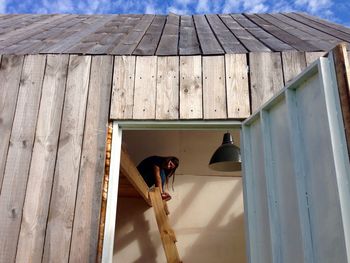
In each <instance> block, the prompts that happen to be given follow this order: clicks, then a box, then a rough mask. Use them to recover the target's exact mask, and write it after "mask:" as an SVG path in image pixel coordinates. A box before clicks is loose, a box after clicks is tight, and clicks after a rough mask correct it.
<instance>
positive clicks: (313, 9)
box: [295, 0, 333, 14]
mask: <svg viewBox="0 0 350 263" xmlns="http://www.w3.org/2000/svg"><path fill="white" fill-rule="evenodd" d="M295 5H296V6H298V7H302V8H305V9H306V10H307V11H308V12H310V13H312V14H316V13H318V12H319V11H322V10H325V9H329V8H331V7H332V5H333V2H332V0H296V1H295Z"/></svg>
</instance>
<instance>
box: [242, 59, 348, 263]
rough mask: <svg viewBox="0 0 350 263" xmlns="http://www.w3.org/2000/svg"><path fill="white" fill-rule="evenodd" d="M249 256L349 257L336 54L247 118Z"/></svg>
mask: <svg viewBox="0 0 350 263" xmlns="http://www.w3.org/2000/svg"><path fill="white" fill-rule="evenodd" d="M242 137H243V142H242V146H241V147H242V151H243V173H244V174H243V183H244V198H245V214H246V224H247V245H248V246H247V250H248V258H249V262H266V263H271V262H293V263H295V262H305V263H312V262H315V263H316V262H317V263H322V262H338V263H340V262H349V261H350V222H349V221H350V178H349V177H350V165H349V155H348V149H347V144H346V137H345V132H344V123H343V119H342V114H341V106H340V101H339V94H338V87H337V76H336V70H335V67H334V61H333V56H332V55H331V54H330V55H329V56H328V58H320V59H319V60H318V61H316V62H315V63H313V64H312V65H311V66H310V67H309V68H307V69H306V70H304V72H302V73H301V74H300V75H299V76H298V77H297V78H296V79H295V81H294V82H293V83H291V84H290V85H289V86H287V87H285V88H284V89H283V90H281V92H280V93H279V94H277V95H276V96H275V97H274V98H273V99H271V100H270V101H269V102H267V103H266V104H265V105H264V106H263V107H261V108H260V110H259V111H258V112H256V113H255V114H254V115H253V116H251V117H250V118H249V119H247V120H246V121H245V122H244V123H243V125H242Z"/></svg>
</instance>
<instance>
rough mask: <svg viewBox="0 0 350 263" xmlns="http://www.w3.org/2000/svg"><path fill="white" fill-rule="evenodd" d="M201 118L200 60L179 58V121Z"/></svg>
mask: <svg viewBox="0 0 350 263" xmlns="http://www.w3.org/2000/svg"><path fill="white" fill-rule="evenodd" d="M202 118H203V88H202V58H201V56H181V57H180V119H202Z"/></svg>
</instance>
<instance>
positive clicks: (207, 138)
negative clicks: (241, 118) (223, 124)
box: [123, 129, 241, 176]
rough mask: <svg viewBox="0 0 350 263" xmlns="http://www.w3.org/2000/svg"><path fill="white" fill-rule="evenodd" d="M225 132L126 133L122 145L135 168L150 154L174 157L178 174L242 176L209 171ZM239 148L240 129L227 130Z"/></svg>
mask: <svg viewBox="0 0 350 263" xmlns="http://www.w3.org/2000/svg"><path fill="white" fill-rule="evenodd" d="M225 132H226V131H195V130H190V131H188V130H182V131H151V130H149V131H125V132H123V143H124V145H125V146H126V148H127V150H128V152H129V154H130V156H131V158H132V159H133V161H134V162H135V164H136V165H137V164H138V163H139V162H141V161H142V160H143V159H144V158H146V157H148V156H151V155H160V156H169V155H173V156H177V157H178V158H179V159H180V165H179V167H178V169H177V170H176V175H178V174H191V175H220V176H241V173H240V172H229V173H228V172H217V171H212V170H210V169H209V168H208V164H209V160H210V158H211V156H212V154H213V153H214V151H215V150H216V149H217V148H218V147H219V146H220V145H221V143H222V139H223V135H224V133H225ZM230 133H231V135H232V137H233V140H234V143H235V144H236V145H237V146H238V147H239V145H240V139H239V130H238V129H236V130H231V131H230Z"/></svg>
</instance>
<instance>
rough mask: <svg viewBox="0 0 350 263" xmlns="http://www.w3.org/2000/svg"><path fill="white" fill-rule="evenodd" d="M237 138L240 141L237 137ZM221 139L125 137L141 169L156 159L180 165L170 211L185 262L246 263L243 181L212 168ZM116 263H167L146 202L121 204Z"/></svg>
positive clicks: (195, 134)
mask: <svg viewBox="0 0 350 263" xmlns="http://www.w3.org/2000/svg"><path fill="white" fill-rule="evenodd" d="M234 134H235V135H236V137H237V135H238V132H234ZM222 135H223V132H209V131H208V132H202V131H142V132H141V131H127V132H125V133H124V134H123V141H124V142H126V144H127V148H128V151H129V153H130V154H131V156H132V158H133V159H134V161H135V162H136V163H138V162H139V161H140V160H142V158H144V157H146V156H148V155H152V154H159V155H176V156H178V157H179V159H180V163H181V166H180V167H179V169H178V171H177V176H176V180H175V192H172V191H169V192H170V194H171V195H172V197H173V198H172V200H170V201H169V202H168V206H169V210H170V215H169V219H170V223H171V226H172V227H173V228H174V231H175V234H176V236H177V240H178V242H177V247H178V250H179V254H180V258H181V260H183V261H184V262H191V263H195V262H201V263H206V262H208V263H209V262H210V263H212V262H245V237H244V236H245V234H244V215H243V194H242V181H241V177H232V176H215V175H213V172H212V171H211V170H209V169H208V168H207V165H208V161H209V159H208V158H210V155H211V154H212V153H213V151H214V150H215V149H216V148H217V147H218V145H220V144H221V140H222ZM236 141H238V138H236ZM208 156H209V157H208ZM198 175H201V176H198ZM225 175H232V173H226V174H225ZM237 175H239V173H237ZM114 262H118V263H119V262H122V263H128V262H140V263H141V262H142V263H144V262H146V263H147V262H150V263H153V262H161V263H164V262H166V259H165V255H164V251H163V247H162V244H161V240H160V235H159V232H158V228H157V223H156V220H155V217H154V213H153V209H152V208H149V207H148V206H147V205H146V204H145V202H144V201H143V200H142V199H136V198H119V199H118V211H117V223H116V235H115V244H114Z"/></svg>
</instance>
